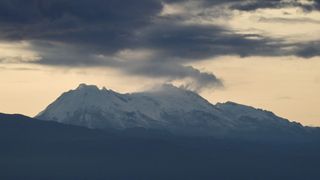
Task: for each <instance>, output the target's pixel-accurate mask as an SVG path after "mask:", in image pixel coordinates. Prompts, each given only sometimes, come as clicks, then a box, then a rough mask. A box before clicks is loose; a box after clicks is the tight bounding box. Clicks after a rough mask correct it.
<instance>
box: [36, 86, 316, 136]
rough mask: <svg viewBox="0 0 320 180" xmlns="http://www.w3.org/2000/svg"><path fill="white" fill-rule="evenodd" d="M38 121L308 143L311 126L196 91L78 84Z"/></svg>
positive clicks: (90, 126)
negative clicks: (127, 90) (120, 89)
mask: <svg viewBox="0 0 320 180" xmlns="http://www.w3.org/2000/svg"><path fill="white" fill-rule="evenodd" d="M36 118H38V119H43V120H48V121H56V122H60V123H65V124H72V125H78V126H83V127H88V128H91V129H116V130H121V129H130V128H145V129H155V130H165V131H168V132H170V133H174V134H178V135H187V136H214V137H217V138H226V137H227V138H245V139H267V140H272V141H277V140H301V139H303V140H310V139H313V138H314V137H315V136H314V134H315V132H317V130H316V129H315V128H309V127H304V126H302V125H301V124H299V123H296V122H290V121H288V120H287V119H284V118H281V117H278V116H276V115H275V114H274V113H272V112H269V111H265V110H261V109H256V108H253V107H250V106H245V105H241V104H237V103H233V102H226V103H218V104H216V105H213V104H211V103H209V102H208V101H207V100H205V99H204V98H202V97H201V96H199V95H198V94H196V93H195V92H192V91H189V90H185V89H182V88H177V87H175V86H173V85H170V84H164V85H162V86H160V87H157V88H153V89H151V90H148V91H145V92H138V93H132V94H120V93H117V92H114V91H112V90H107V89H106V88H102V89H99V88H98V87H97V86H94V85H86V84H80V85H79V87H77V88H76V89H75V90H70V91H68V92H65V93H63V94H62V95H61V96H60V97H59V98H58V99H57V100H56V101H54V102H53V103H52V104H50V105H49V106H48V107H47V108H46V109H45V110H44V111H42V112H41V113H39V114H38V115H37V116H36Z"/></svg>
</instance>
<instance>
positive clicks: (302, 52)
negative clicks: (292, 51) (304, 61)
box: [296, 41, 320, 58]
mask: <svg viewBox="0 0 320 180" xmlns="http://www.w3.org/2000/svg"><path fill="white" fill-rule="evenodd" d="M297 46H299V50H297V51H296V55H297V56H300V57H304V58H311V57H314V56H320V41H317V42H312V43H307V44H302V45H301V44H299V45H297Z"/></svg>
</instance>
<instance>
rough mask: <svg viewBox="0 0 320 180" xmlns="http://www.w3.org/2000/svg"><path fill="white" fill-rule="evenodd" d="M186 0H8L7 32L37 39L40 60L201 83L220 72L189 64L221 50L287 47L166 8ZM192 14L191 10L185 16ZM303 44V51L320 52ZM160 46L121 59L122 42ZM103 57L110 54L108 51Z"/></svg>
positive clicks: (0, 17) (258, 51)
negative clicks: (142, 57) (166, 13)
mask: <svg viewBox="0 0 320 180" xmlns="http://www.w3.org/2000/svg"><path fill="white" fill-rule="evenodd" d="M164 1H165V2H166V3H183V2H187V0H162V1H161V0H134V1H133V0H28V1H26V0H1V1H0V40H2V41H21V40H26V41H28V42H30V43H31V45H32V47H31V48H32V50H34V51H36V52H37V53H38V54H39V55H40V56H41V57H42V58H41V60H40V61H36V62H33V63H40V64H46V65H56V66H57V65H58V66H69V67H73V66H110V67H115V68H119V69H121V70H123V71H124V72H125V73H129V74H135V75H145V76H148V77H149V76H150V77H164V78H168V79H172V80H177V79H186V78H190V79H193V80H194V82H193V84H192V83H191V84H192V85H191V86H193V87H194V88H196V89H200V88H201V87H208V86H221V85H222V82H221V80H219V79H218V78H216V76H215V75H214V74H210V73H206V72H201V71H199V70H197V69H194V68H192V67H188V66H184V65H183V64H184V63H186V62H193V61H197V60H201V59H205V58H210V57H215V56H220V55H240V56H252V55H262V56H278V55H287V53H288V51H284V50H283V49H284V48H283V47H286V46H285V45H283V44H282V43H281V40H275V39H268V38H264V37H262V36H259V35H256V34H235V33H234V32H232V31H230V30H227V29H225V28H223V27H219V26H214V25H201V24H193V25H192V24H188V25H187V24H184V23H181V22H180V20H181V19H183V18H184V17H176V18H172V17H171V18H166V17H160V16H159V14H160V13H161V11H162V9H163V3H164ZM189 1H192V0H189ZM195 2H201V3H200V4H202V6H203V7H210V6H216V5H221V4H224V3H227V4H230V5H232V6H231V8H234V9H240V10H255V9H258V8H265V7H273V8H276V7H278V6H279V1H276V0H268V1H263V0H260V1H250V2H249V3H248V2H247V1H238V0H199V1H195ZM317 2H318V1H317ZM185 18H186V17H185ZM312 47H313V45H311V46H310V47H309V46H307V45H304V46H303V47H301V49H299V50H297V52H289V53H291V54H296V55H299V56H304V57H309V56H313V55H318V54H317V53H316V52H315V50H314V49H312ZM126 49H129V50H132V51H135V50H140V49H146V50H150V51H154V54H153V56H152V57H151V58H150V59H148V61H144V62H141V61H138V62H136V61H134V60H130V57H129V59H127V61H125V63H123V62H120V61H118V59H117V58H116V56H117V54H118V53H119V52H121V51H123V50H126ZM101 57H103V58H101Z"/></svg>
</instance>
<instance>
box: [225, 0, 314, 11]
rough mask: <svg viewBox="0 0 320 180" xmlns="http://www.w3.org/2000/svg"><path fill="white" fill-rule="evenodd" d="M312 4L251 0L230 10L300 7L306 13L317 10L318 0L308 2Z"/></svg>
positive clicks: (294, 0) (297, 1) (297, 0)
mask: <svg viewBox="0 0 320 180" xmlns="http://www.w3.org/2000/svg"><path fill="white" fill-rule="evenodd" d="M310 2H314V3H313V4H305V3H301V2H300V1H299V0H289V1H283V0H252V1H243V2H242V3H235V4H233V5H232V6H231V8H232V9H237V10H241V11H255V10H257V9H265V8H271V9H274V8H284V7H300V8H302V9H304V10H306V11H312V10H319V9H320V0H310Z"/></svg>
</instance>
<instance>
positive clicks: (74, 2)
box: [0, 0, 320, 126]
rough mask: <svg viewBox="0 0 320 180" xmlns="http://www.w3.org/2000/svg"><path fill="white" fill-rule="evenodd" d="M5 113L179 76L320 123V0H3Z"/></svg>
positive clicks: (219, 98)
mask: <svg viewBox="0 0 320 180" xmlns="http://www.w3.org/2000/svg"><path fill="white" fill-rule="evenodd" d="M0 82H1V83H0V112H4V113H22V114H25V115H29V116H34V115H36V114H37V113H38V112H40V111H41V110H43V109H44V108H45V107H46V106H47V105H48V104H49V103H51V102H52V101H54V100H55V99H56V98H57V97H58V96H59V95H60V94H61V93H62V92H65V91H67V90H69V89H74V88H76V87H77V86H78V84H80V83H87V84H96V85H98V86H99V87H102V86H105V87H106V88H108V89H112V90H115V91H118V92H121V93H127V92H136V91H143V90H146V89H148V88H150V87H152V86H154V85H157V84H162V83H173V84H174V85H176V86H181V87H184V88H186V89H189V90H192V91H196V92H198V93H199V94H200V95H201V96H203V97H204V98H206V99H207V100H209V101H210V102H212V103H217V102H226V101H234V102H237V103H242V104H246V105H250V106H254V107H257V108H261V109H266V110H270V111H273V112H274V113H276V114H277V115H279V116H282V117H284V118H288V119H290V120H293V121H297V122H300V123H302V124H304V125H310V126H320V111H319V109H318V107H319V104H320V95H319V92H320V0H242V1H240V0H135V1H132V0H108V1H106V0H29V1H25V0H1V1H0Z"/></svg>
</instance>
